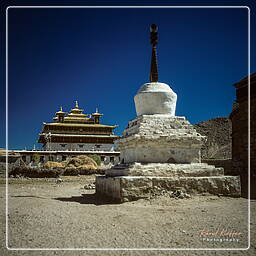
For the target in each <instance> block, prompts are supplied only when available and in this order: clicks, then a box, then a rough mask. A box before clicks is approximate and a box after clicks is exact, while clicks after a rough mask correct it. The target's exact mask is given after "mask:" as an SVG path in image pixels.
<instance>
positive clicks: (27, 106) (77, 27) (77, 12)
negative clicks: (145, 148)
mask: <svg viewBox="0 0 256 256" xmlns="http://www.w3.org/2000/svg"><path fill="white" fill-rule="evenodd" d="M231 2H232V1H230V3H231ZM236 2H237V1H236ZM230 5H231V4H230ZM247 15H248V10H247V9H246V8H239V9H234V8H233V9H232V8H228V9H227V8H226V9H216V8H213V9H198V8H197V9H177V8H175V9H174V8H162V9H156V8H153V9H147V8H141V9H139V8H136V9H135V8H133V9H131V8H122V9H104V8H101V9H95V8H94V9H88V8H83V9H70V8H69V9H59V8H58V9H35V8H34V9H33V8H32V9H28V8H24V9H17V8H15V9H9V15H8V17H9V18H8V28H9V29H8V39H9V44H8V46H9V59H8V60H9V83H8V85H9V88H8V89H9V90H8V95H9V115H8V116H9V130H8V131H9V148H11V149H22V148H24V147H26V148H28V149H29V148H32V147H33V145H34V144H36V140H37V138H38V134H39V132H40V130H41V128H42V123H43V122H50V121H51V120H52V118H53V117H54V115H55V112H56V111H57V110H58V109H59V107H60V106H63V110H64V111H69V110H70V109H71V108H72V107H73V106H74V101H75V100H78V102H79V105H80V107H81V108H83V109H84V110H85V112H86V113H92V112H94V111H95V108H96V107H98V108H99V111H100V112H102V113H103V114H104V116H103V118H102V123H104V124H118V125H119V127H118V128H117V129H116V130H115V132H116V134H118V135H120V134H121V133H122V131H123V130H124V128H125V127H126V125H127V122H128V120H131V119H133V118H135V117H136V112H135V106H134V102H133V97H134V95H135V94H136V92H137V90H138V89H139V87H140V86H141V85H142V84H144V83H145V82H148V81H149V71H150V57H151V46H150V40H149V26H150V24H152V23H156V24H157V25H158V26H159V43H158V46H157V47H158V63H159V81H160V82H164V83H167V84H169V85H170V86H171V88H172V89H173V90H174V91H175V92H176V93H177V95H178V101H177V109H176V115H179V116H186V118H187V119H188V120H189V121H190V122H191V123H192V124H194V123H198V122H201V121H204V120H208V119H211V118H214V117H219V116H228V115H229V114H230V112H231V109H232V103H233V101H234V99H235V89H234V88H233V84H234V83H235V82H237V81H239V80H240V79H242V78H243V77H245V76H246V75H247V73H248V66H247V62H248V56H247V51H248V48H247V44H248V41H247V36H248V34H247V32H248V31H247V25H248V23H247V22H248V21H247ZM251 71H252V72H253V71H255V68H254V66H253V65H252V67H251ZM2 92H3V90H1V99H4V96H5V95H4V93H2ZM4 112H5V109H4V108H3V109H1V115H2V114H3V115H4ZM3 123H4V122H3ZM0 142H1V143H0V147H5V136H4V133H1V136H0ZM37 148H39V145H37Z"/></svg>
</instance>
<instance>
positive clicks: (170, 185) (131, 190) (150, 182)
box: [96, 164, 241, 203]
mask: <svg viewBox="0 0 256 256" xmlns="http://www.w3.org/2000/svg"><path fill="white" fill-rule="evenodd" d="M153 165H154V164H149V165H148V167H149V168H148V169H150V170H152V166H153ZM155 165H156V167H157V168H158V169H159V170H161V166H159V164H155ZM167 165H168V164H163V165H162V170H163V169H166V170H168V171H166V172H161V173H162V175H164V173H165V175H166V176H159V174H160V173H158V174H156V175H149V176H146V175H145V174H147V173H148V172H146V171H145V170H146V169H147V165H143V167H141V166H140V167H141V168H140V170H138V172H139V173H140V175H139V176H129V169H130V173H131V174H132V173H135V168H134V165H132V166H131V167H124V168H119V169H118V168H113V169H111V170H108V171H107V172H106V174H107V173H108V175H105V176H97V177H96V193H97V194H98V195H102V196H104V197H107V198H110V199H113V200H115V201H118V202H120V203H122V202H127V201H133V200H138V199H141V198H151V197H152V196H153V195H156V194H157V193H159V191H170V192H171V191H175V190H177V189H181V188H182V190H183V191H184V192H186V193H189V194H201V193H209V194H213V195H223V196H231V197H239V196H240V195H241V188H240V177H239V176H224V175H223V170H222V169H221V168H215V167H214V166H210V165H207V164H194V165H193V164H191V166H190V168H189V165H188V164H186V165H182V164H180V165H173V164H170V166H169V168H167V167H166V166H167ZM135 166H136V164H135ZM120 169H121V170H120ZM141 169H143V170H141ZM127 170H128V171H127ZM202 170H204V171H202ZM181 173H183V176H180V175H181ZM123 174H126V176H120V175H123ZM113 175H115V176H113ZM191 175H193V176H191ZM202 175H203V176H202Z"/></svg>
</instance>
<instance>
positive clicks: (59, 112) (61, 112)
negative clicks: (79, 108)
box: [56, 107, 66, 115]
mask: <svg viewBox="0 0 256 256" xmlns="http://www.w3.org/2000/svg"><path fill="white" fill-rule="evenodd" d="M58 114H63V115H65V114H66V113H65V112H63V111H62V107H60V110H59V111H58V112H56V115H58Z"/></svg>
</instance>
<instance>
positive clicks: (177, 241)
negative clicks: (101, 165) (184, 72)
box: [0, 176, 256, 256]
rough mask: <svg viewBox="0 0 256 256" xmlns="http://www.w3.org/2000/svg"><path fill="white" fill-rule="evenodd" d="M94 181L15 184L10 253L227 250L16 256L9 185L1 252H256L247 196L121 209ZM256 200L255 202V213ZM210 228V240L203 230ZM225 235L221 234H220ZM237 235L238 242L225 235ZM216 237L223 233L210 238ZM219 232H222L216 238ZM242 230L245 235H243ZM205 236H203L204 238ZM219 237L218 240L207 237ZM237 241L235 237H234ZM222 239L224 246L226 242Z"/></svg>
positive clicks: (146, 203)
mask: <svg viewBox="0 0 256 256" xmlns="http://www.w3.org/2000/svg"><path fill="white" fill-rule="evenodd" d="M94 180H95V177H94V176H80V177H64V178H63V182H62V183H59V184H57V183H56V182H55V179H48V180H44V179H38V180H35V179H28V180H27V179H10V180H9V181H10V184H9V186H8V187H9V192H8V195H9V196H8V198H9V207H8V212H9V214H8V219H9V221H8V230H9V231H8V237H9V239H8V243H9V247H10V248H188V247H189V248H215V249H216V248H222V249H223V250H221V251H205V250H204V251H195V250H193V251H149V250H145V251H139V250H134V251H120V250H118V251H56V250H54V251H42V250H39V251H26V250H24V251H13V250H7V249H6V248H5V184H4V180H3V179H2V180H1V184H0V191H1V198H0V200H1V205H2V207H1V215H0V221H1V240H0V242H1V249H0V255H47V256H48V255H254V254H255V253H256V243H255V227H256V221H255V213H254V211H252V213H253V215H252V218H251V221H250V222H251V230H252V232H251V233H252V234H251V235H252V243H251V247H250V249H249V250H244V251H243V250H239V251H230V250H224V249H225V248H246V247H247V237H248V233H247V227H248V219H247V210H248V208H247V206H248V201H247V200H246V199H244V198H228V197H217V196H193V197H192V198H190V199H178V200H177V199H174V198H168V197H161V198H157V199H151V200H138V201H136V202H128V203H124V204H114V203H111V202H105V201H103V200H102V199H99V198H96V197H95V195H94V190H85V189H84V185H85V184H89V183H92V182H93V181H94ZM255 205H256V202H255V201H251V208H252V210H253V209H255ZM202 230H204V231H205V232H204V236H202V234H201V233H200V232H201V231H202ZM218 230H219V231H218ZM222 230H224V231H225V232H233V233H234V232H236V233H237V234H236V235H233V238H232V241H224V239H226V238H227V235H226V236H223V233H222V234H221V231H222ZM206 232H208V233H210V232H211V233H214V232H215V234H206ZM216 232H217V233H216ZM239 233H240V234H239ZM200 234H201V235H200ZM211 238H215V241H207V239H208V240H209V239H211ZM228 238H229V239H231V238H230V237H228ZM220 239H222V241H221V240H220Z"/></svg>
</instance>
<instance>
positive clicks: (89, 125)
mask: <svg viewBox="0 0 256 256" xmlns="http://www.w3.org/2000/svg"><path fill="white" fill-rule="evenodd" d="M44 125H49V126H80V127H109V128H116V127H117V125H104V124H73V123H46V124H44Z"/></svg>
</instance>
